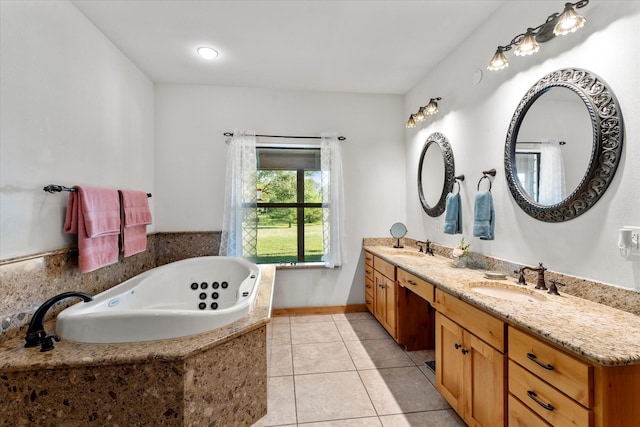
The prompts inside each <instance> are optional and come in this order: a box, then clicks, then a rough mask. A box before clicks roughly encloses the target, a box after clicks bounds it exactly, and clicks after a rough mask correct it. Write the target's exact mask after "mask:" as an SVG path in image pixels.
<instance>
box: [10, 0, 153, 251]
mask: <svg viewBox="0 0 640 427" xmlns="http://www.w3.org/2000/svg"><path fill="white" fill-rule="evenodd" d="M0 17H1V18H0V19H1V21H0V31H1V33H0V49H1V51H2V56H1V58H0V60H1V63H0V68H1V70H2V72H1V73H0V85H1V86H0V87H1V91H2V97H1V100H0V129H1V130H0V132H1V133H0V153H1V155H0V221H1V227H0V259H7V258H12V257H15V256H20V255H26V254H32V253H37V252H42V251H46V250H50V249H59V248H63V247H68V246H71V245H72V244H73V237H71V236H68V235H65V234H63V233H62V225H63V221H64V212H65V208H66V202H67V193H61V194H48V193H45V192H44V191H42V188H43V187H44V186H45V185H48V184H60V185H66V186H73V185H89V186H98V187H110V188H128V189H138V190H143V191H147V192H151V193H153V191H154V188H153V184H154V176H153V174H154V145H153V144H154V141H153V139H154V137H153V98H154V93H153V90H154V88H153V83H152V82H151V80H150V79H149V78H148V77H146V76H145V75H144V74H143V73H142V72H141V71H140V70H139V69H138V68H137V67H136V66H135V65H134V64H133V63H132V62H131V61H129V59H128V58H126V57H125V56H124V55H123V54H122V52H120V51H119V50H118V49H117V48H116V47H115V46H114V45H113V44H112V43H111V42H110V41H109V40H107V39H106V38H105V37H104V35H103V34H102V33H100V32H99V31H98V30H97V29H96V28H95V27H94V26H93V25H92V24H91V23H90V22H89V21H88V20H87V19H86V18H85V17H84V16H83V15H82V14H81V13H80V12H79V11H78V10H77V9H76V8H75V7H74V6H73V5H71V4H70V3H68V2H66V1H55V2H52V1H2V2H0ZM151 200H152V209H153V199H151ZM149 231H153V226H151V227H150V228H149Z"/></svg>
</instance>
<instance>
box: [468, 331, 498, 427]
mask: <svg viewBox="0 0 640 427" xmlns="http://www.w3.org/2000/svg"><path fill="white" fill-rule="evenodd" d="M463 336H464V344H463V347H462V349H461V353H462V355H463V359H464V374H463V389H464V394H465V399H464V400H465V411H464V414H465V415H464V419H465V421H466V422H467V424H468V425H469V426H478V427H479V426H484V427H499V426H504V425H505V413H506V412H505V406H506V405H505V403H506V402H505V395H506V381H505V372H506V369H505V364H506V358H505V355H504V354H502V353H500V352H499V351H497V350H496V349H494V348H493V347H491V346H490V345H489V344H487V343H485V342H484V341H482V340H481V339H479V338H478V337H476V336H475V335H473V334H471V333H469V332H468V331H464V334H463Z"/></svg>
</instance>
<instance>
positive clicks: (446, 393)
mask: <svg viewBox="0 0 640 427" xmlns="http://www.w3.org/2000/svg"><path fill="white" fill-rule="evenodd" d="M463 339H464V337H463V329H462V328H461V327H460V326H458V324H456V323H454V322H452V321H451V320H449V319H448V318H447V317H445V316H443V315H442V314H440V313H439V312H437V313H436V388H437V389H438V391H439V392H440V394H442V396H443V397H444V398H445V399H446V400H447V402H449V404H450V405H451V407H452V408H453V409H454V410H455V411H456V412H457V413H458V414H460V415H463V414H464V401H463V399H464V393H463V387H464V383H463V374H464V363H463V362H464V359H463V355H462V352H461V351H460V350H461V349H462V345H463V344H464V342H463Z"/></svg>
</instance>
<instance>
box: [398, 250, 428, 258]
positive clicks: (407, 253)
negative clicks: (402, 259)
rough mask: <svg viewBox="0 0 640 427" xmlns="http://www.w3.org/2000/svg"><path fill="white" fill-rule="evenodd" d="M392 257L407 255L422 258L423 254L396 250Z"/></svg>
mask: <svg viewBox="0 0 640 427" xmlns="http://www.w3.org/2000/svg"><path fill="white" fill-rule="evenodd" d="M393 255H407V256H417V257H423V256H424V253H423V252H417V251H412V250H410V249H396V250H395V251H394V252H393Z"/></svg>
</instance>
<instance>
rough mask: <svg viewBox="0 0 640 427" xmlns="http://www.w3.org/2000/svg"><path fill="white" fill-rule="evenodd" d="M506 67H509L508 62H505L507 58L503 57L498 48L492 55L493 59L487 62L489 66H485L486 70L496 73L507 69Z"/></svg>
mask: <svg viewBox="0 0 640 427" xmlns="http://www.w3.org/2000/svg"><path fill="white" fill-rule="evenodd" d="M508 66H509V61H508V60H507V57H506V56H505V55H504V51H503V50H502V49H500V48H498V50H496V53H495V54H494V55H493V58H491V61H489V65H487V70H490V71H498V70H502V69H504V68H507V67H508Z"/></svg>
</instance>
